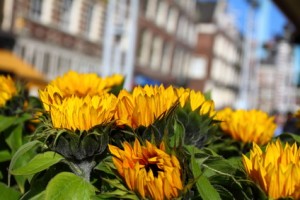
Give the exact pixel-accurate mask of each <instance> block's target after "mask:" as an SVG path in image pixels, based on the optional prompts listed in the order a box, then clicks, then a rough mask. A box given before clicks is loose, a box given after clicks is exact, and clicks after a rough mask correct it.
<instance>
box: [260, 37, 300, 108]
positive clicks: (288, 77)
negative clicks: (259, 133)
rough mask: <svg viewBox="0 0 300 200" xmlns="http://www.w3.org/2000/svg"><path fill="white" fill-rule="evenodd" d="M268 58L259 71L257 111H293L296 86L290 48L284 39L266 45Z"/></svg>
mask: <svg viewBox="0 0 300 200" xmlns="http://www.w3.org/2000/svg"><path fill="white" fill-rule="evenodd" d="M267 47H268V57H267V58H266V59H265V60H263V62H262V64H261V66H260V70H259V103H258V105H259V109H261V110H264V111H266V112H272V111H278V112H280V113H286V112H288V111H292V112H293V111H294V110H295V109H296V107H297V105H296V93H297V85H296V82H295V81H294V74H295V71H294V70H295V69H294V65H293V63H292V60H293V58H292V55H293V54H292V50H293V48H292V46H291V45H290V44H289V43H288V41H287V40H286V39H284V38H277V39H276V40H274V41H272V42H270V43H268V45H267Z"/></svg>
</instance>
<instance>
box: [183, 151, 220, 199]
mask: <svg viewBox="0 0 300 200" xmlns="http://www.w3.org/2000/svg"><path fill="white" fill-rule="evenodd" d="M187 149H188V151H189V152H190V154H191V169H192V172H193V175H194V177H195V178H196V179H197V182H196V187H197V190H198V192H199V194H200V196H201V197H202V199H203V200H210V199H214V200H218V199H220V200H221V197H220V195H219V193H218V192H217V190H216V189H215V188H214V187H213V186H212V185H211V183H210V182H209V180H208V179H207V178H206V177H205V176H204V175H203V172H202V170H201V168H200V165H199V163H198V162H197V160H196V159H195V151H197V148H196V147H193V146H189V147H187Z"/></svg>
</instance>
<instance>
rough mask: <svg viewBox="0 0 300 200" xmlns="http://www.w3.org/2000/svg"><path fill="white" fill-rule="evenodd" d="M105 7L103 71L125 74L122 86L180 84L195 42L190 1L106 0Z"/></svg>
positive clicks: (187, 69)
mask: <svg viewBox="0 0 300 200" xmlns="http://www.w3.org/2000/svg"><path fill="white" fill-rule="evenodd" d="M108 8H109V9H108V17H107V20H108V21H109V22H110V23H107V25H106V27H105V29H106V31H107V34H106V35H105V42H106V44H105V45H104V55H108V56H107V57H105V59H107V60H106V61H105V62H104V63H103V65H104V66H111V68H107V71H106V74H111V73H115V72H118V73H122V74H125V75H126V79H127V80H126V82H125V86H126V87H127V88H131V87H132V86H133V85H135V84H139V85H144V84H161V83H162V84H167V85H168V84H175V85H183V84H184V83H185V81H186V77H187V75H188V71H189V65H190V61H191V59H192V57H193V54H194V48H195V46H196V41H197V38H196V34H195V19H196V18H195V16H196V9H195V8H196V7H195V1H193V0H140V1H138V0H111V1H109V5H108ZM116 10H118V12H116ZM133 36H134V37H133ZM113 57H115V58H116V59H112V58H113Z"/></svg>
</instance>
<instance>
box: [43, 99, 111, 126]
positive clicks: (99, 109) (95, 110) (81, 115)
mask: <svg viewBox="0 0 300 200" xmlns="http://www.w3.org/2000/svg"><path fill="white" fill-rule="evenodd" d="M115 107H116V97H115V96H114V95H112V94H103V95H95V96H92V97H91V96H86V97H84V98H79V97H76V96H72V97H69V98H66V99H64V100H62V102H61V103H60V104H52V105H50V109H49V111H50V115H51V120H52V124H53V127H54V128H64V129H69V130H73V131H74V130H81V131H88V130H89V129H91V128H93V127H94V126H96V125H99V124H105V123H108V122H110V121H111V120H112V118H113V116H114V113H115Z"/></svg>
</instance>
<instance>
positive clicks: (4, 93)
mask: <svg viewBox="0 0 300 200" xmlns="http://www.w3.org/2000/svg"><path fill="white" fill-rule="evenodd" d="M16 94H17V88H16V85H15V83H14V81H13V80H12V79H11V78H10V76H7V77H6V76H0V107H3V106H5V104H6V102H7V101H8V100H10V99H11V98H12V97H13V96H15V95H16Z"/></svg>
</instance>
